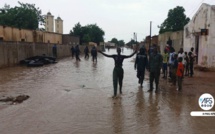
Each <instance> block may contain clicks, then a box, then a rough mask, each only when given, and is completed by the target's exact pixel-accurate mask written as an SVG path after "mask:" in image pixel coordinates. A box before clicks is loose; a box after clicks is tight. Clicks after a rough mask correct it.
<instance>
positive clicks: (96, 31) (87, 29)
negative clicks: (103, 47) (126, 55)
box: [70, 22, 105, 44]
mask: <svg viewBox="0 0 215 134" xmlns="http://www.w3.org/2000/svg"><path fill="white" fill-rule="evenodd" d="M104 34H105V33H104V31H103V30H102V29H101V28H100V27H98V26H97V25H96V24H89V25H86V26H81V24H80V23H79V22H78V23H77V24H75V26H74V27H73V29H72V30H70V35H73V36H79V37H80V44H82V43H88V42H95V43H97V44H99V43H100V42H103V41H104V38H103V36H104Z"/></svg>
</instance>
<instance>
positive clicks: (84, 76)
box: [0, 49, 215, 134]
mask: <svg viewBox="0 0 215 134" xmlns="http://www.w3.org/2000/svg"><path fill="white" fill-rule="evenodd" d="M106 53H108V54H113V53H115V49H110V51H106ZM131 53H132V50H130V49H124V53H123V54H131ZM133 58H134V57H132V58H130V59H126V60H124V64H123V68H124V72H125V73H124V81H123V95H120V96H118V97H117V99H112V98H111V97H112V95H113V87H112V70H113V66H114V62H113V59H111V58H106V57H103V56H102V55H100V54H99V56H98V62H97V64H95V63H92V61H91V59H89V60H85V59H84V58H83V57H81V60H82V61H81V62H78V63H77V62H75V60H74V59H72V58H71V57H69V58H65V59H62V60H60V61H59V62H58V63H57V64H53V65H47V66H44V67H38V68H28V67H13V68H7V69H1V70H0V97H2V96H17V95H19V94H26V95H29V96H30V98H29V99H28V100H26V101H24V102H23V103H21V104H16V105H8V104H7V103H0V121H1V123H0V134H73V133H75V134H76V133H77V134H79V133H86V134H100V133H104V134H106V133H107V134H113V133H122V134H142V133H146V134H151V133H161V134H172V133H180V134H188V133H189V134H198V133H199V134H200V133H208V134H214V133H215V124H214V122H215V117H191V116H190V112H191V111H202V110H201V108H200V107H199V106H198V98H199V96H198V95H196V96H195V95H193V96H187V95H184V94H183V92H182V93H179V92H177V91H176V90H167V89H161V91H160V92H159V93H157V94H155V93H154V92H153V93H148V92H147V90H148V86H149V82H148V75H146V80H145V81H144V86H143V88H140V87H139V85H138V83H137V78H136V71H135V70H134V62H133ZM214 97H215V96H214ZM212 110H213V111H215V109H214V108H213V109H212Z"/></svg>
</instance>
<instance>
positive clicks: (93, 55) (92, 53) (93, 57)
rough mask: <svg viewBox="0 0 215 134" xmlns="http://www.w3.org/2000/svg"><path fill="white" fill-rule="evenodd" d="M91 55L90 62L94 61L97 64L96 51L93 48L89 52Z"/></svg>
mask: <svg viewBox="0 0 215 134" xmlns="http://www.w3.org/2000/svg"><path fill="white" fill-rule="evenodd" d="M91 55H92V61H93V62H94V61H96V62H97V49H96V47H95V46H93V47H92V50H91Z"/></svg>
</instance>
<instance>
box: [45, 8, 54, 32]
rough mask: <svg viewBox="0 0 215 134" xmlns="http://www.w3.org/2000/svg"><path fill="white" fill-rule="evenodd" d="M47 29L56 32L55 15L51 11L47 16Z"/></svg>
mask: <svg viewBox="0 0 215 134" xmlns="http://www.w3.org/2000/svg"><path fill="white" fill-rule="evenodd" d="M45 30H46V31H48V32H54V16H53V15H52V14H51V13H50V12H48V13H47V15H46V16H45Z"/></svg>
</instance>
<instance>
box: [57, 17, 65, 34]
mask: <svg viewBox="0 0 215 134" xmlns="http://www.w3.org/2000/svg"><path fill="white" fill-rule="evenodd" d="M55 33H60V34H63V20H62V19H61V18H60V17H57V19H55Z"/></svg>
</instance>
